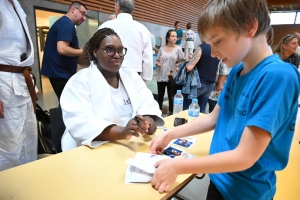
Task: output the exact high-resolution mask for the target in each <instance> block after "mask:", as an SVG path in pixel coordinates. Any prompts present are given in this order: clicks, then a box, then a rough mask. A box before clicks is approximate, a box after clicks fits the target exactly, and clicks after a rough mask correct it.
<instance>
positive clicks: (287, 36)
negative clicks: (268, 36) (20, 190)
mask: <svg viewBox="0 0 300 200" xmlns="http://www.w3.org/2000/svg"><path fill="white" fill-rule="evenodd" d="M292 35H293V34H287V35H286V36H284V38H283V41H282V43H283V42H284V41H285V40H286V39H287V38H289V37H291V36H292Z"/></svg>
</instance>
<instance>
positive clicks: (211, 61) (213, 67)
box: [196, 44, 219, 84]
mask: <svg viewBox="0 0 300 200" xmlns="http://www.w3.org/2000/svg"><path fill="white" fill-rule="evenodd" d="M200 48H201V49H202V54H201V58H200V60H199V61H198V62H197V64H196V67H197V69H198V73H199V76H200V81H201V83H206V84H212V83H215V82H216V77H217V71H218V64H219V60H218V59H217V58H213V57H211V47H210V45H209V44H200Z"/></svg>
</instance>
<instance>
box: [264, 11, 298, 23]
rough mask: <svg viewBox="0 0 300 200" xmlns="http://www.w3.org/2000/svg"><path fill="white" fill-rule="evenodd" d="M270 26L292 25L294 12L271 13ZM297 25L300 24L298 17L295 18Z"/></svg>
mask: <svg viewBox="0 0 300 200" xmlns="http://www.w3.org/2000/svg"><path fill="white" fill-rule="evenodd" d="M270 17H271V25H275V24H294V23H295V17H296V12H276V13H275V12H274V13H271V15H270ZM297 19H298V23H300V16H299V15H298V16H297Z"/></svg>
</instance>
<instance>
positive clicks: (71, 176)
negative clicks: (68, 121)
mask: <svg viewBox="0 0 300 200" xmlns="http://www.w3.org/2000/svg"><path fill="white" fill-rule="evenodd" d="M183 115H184V116H187V112H186V111H183ZM165 119H166V127H165V128H170V127H172V124H173V119H174V117H172V116H170V117H167V118H165ZM161 131H162V130H158V131H157V133H160V132H161ZM153 137H154V136H146V137H141V136H140V137H139V138H133V139H131V140H130V141H123V140H122V141H121V140H120V141H116V142H109V143H106V144H104V145H102V146H100V147H98V148H95V149H90V148H89V147H86V146H81V147H78V148H75V149H72V150H70V151H67V152H64V153H60V154H57V155H53V156H50V157H47V158H44V159H40V160H37V161H35V162H31V163H28V164H25V165H22V166H19V167H15V168H12V169H9V170H6V171H3V172H1V173H0V199H1V200H6V199H17V200H34V199H38V200H47V199H51V200H56V199H57V200H68V199H71V200H77V199H80V200H83V199H113V200H117V199H137V200H141V199H143V200H147V199H149V200H150V199H151V200H155V199H168V198H169V197H170V196H172V195H173V194H174V193H176V192H177V191H178V190H180V189H181V188H182V187H183V186H184V185H185V184H187V183H188V182H189V181H190V180H192V179H193V177H194V176H195V175H180V176H178V178H177V179H176V182H175V183H174V184H173V185H172V187H171V191H170V192H169V193H163V194H159V192H157V191H156V190H155V189H153V188H152V187H151V184H150V183H148V184H125V183H124V180H125V171H126V168H127V166H128V165H127V164H126V163H125V161H126V159H128V158H134V156H135V154H136V152H149V144H150V141H151V140H152V138H153ZM197 137H198V141H197V143H196V144H197V145H193V147H191V148H190V149H188V150H185V149H184V150H185V151H188V152H190V153H192V154H195V156H196V157H199V156H204V155H207V154H208V150H209V146H210V143H211V138H212V132H211V133H208V134H204V135H200V136H197Z"/></svg>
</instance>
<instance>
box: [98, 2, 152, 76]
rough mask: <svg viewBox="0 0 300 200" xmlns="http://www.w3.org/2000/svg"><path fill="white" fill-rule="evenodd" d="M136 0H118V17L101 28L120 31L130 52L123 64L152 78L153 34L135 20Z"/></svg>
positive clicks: (116, 5)
mask: <svg viewBox="0 0 300 200" xmlns="http://www.w3.org/2000/svg"><path fill="white" fill-rule="evenodd" d="M133 10H134V0H116V1H115V13H116V15H117V19H115V20H109V21H106V22H104V23H103V24H101V26H100V27H99V29H100V28H111V29H113V30H114V31H116V32H117V33H118V35H119V36H120V38H121V41H122V42H123V44H124V46H126V47H127V48H128V53H127V55H126V57H125V58H124V62H123V64H122V67H123V68H131V69H134V70H135V71H136V72H137V73H139V74H140V75H141V77H142V79H143V80H144V81H145V82H146V81H150V80H152V76H153V52H152V43H151V34H150V32H149V30H148V29H147V28H146V27H145V26H144V25H143V24H141V23H139V22H137V21H135V20H133V18H132V12H133Z"/></svg>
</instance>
